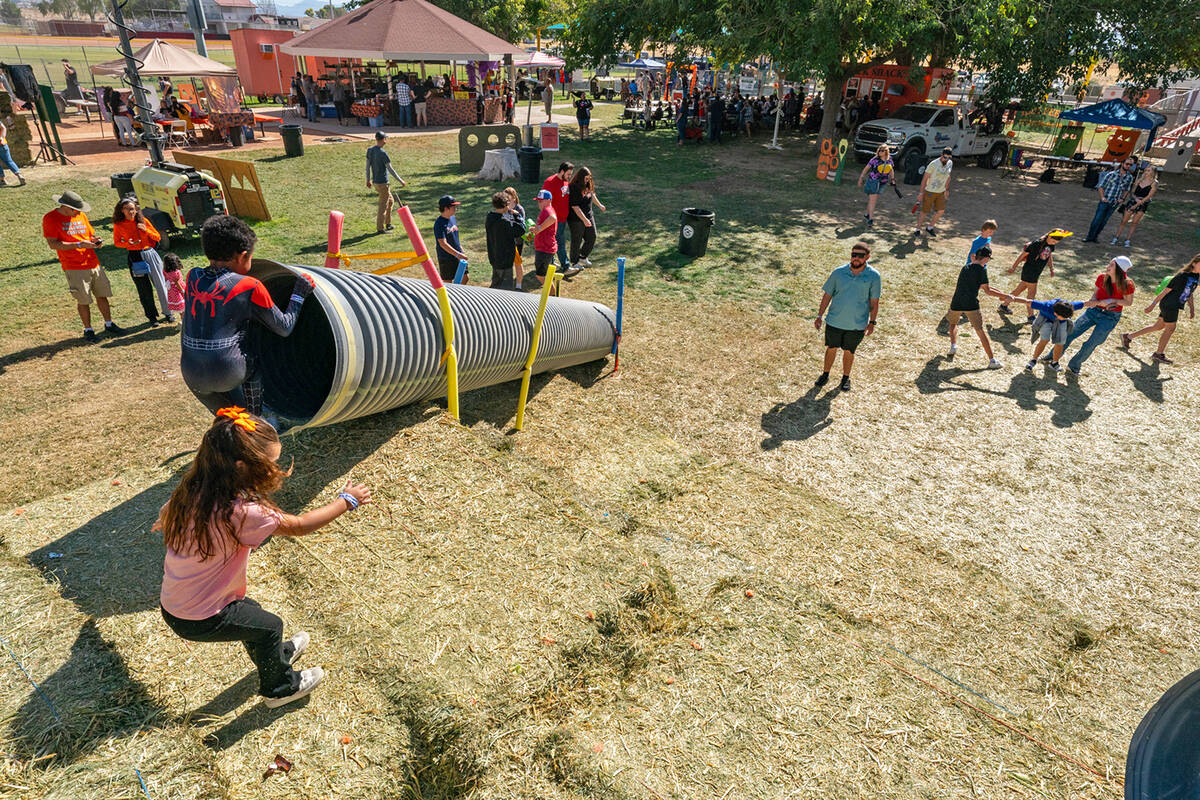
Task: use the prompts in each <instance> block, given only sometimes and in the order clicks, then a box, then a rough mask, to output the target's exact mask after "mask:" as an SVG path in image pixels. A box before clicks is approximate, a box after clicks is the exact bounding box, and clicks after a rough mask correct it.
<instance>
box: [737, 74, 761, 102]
mask: <svg viewBox="0 0 1200 800" xmlns="http://www.w3.org/2000/svg"><path fill="white" fill-rule="evenodd" d="M738 91H739V92H741V95H742V97H758V79H757V78H755V77H754V76H753V75H743V76H741V77H740V78H738Z"/></svg>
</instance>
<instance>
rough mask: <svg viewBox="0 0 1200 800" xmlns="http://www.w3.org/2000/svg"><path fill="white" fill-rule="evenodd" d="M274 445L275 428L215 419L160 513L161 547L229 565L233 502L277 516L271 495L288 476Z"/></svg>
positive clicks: (248, 418) (233, 544) (247, 417)
mask: <svg viewBox="0 0 1200 800" xmlns="http://www.w3.org/2000/svg"><path fill="white" fill-rule="evenodd" d="M223 410H224V409H223ZM239 411H240V409H239ZM251 428H253V430H251ZM278 442H279V434H278V433H277V432H276V431H275V428H273V427H272V426H271V424H270V423H268V422H267V421H265V420H263V419H261V418H260V417H256V416H253V415H251V414H244V415H243V416H241V417H240V418H238V419H233V418H231V417H227V416H218V417H217V418H216V419H215V420H214V421H213V424H212V427H211V428H209V429H208V430H207V431H206V432H205V434H204V438H203V439H201V440H200V449H199V450H197V451H196V460H195V461H193V462H192V466H191V468H190V469H188V471H187V474H186V475H184V476H183V480H182V481H180V482H179V485H178V486H176V487H175V491H174V492H172V493H171V499H170V500H168V501H167V505H166V507H165V508H164V509H163V522H162V527H163V543H164V544H165V545H166V546H167V547H169V548H170V549H172V550H174V551H175V552H176V553H180V554H185V555H196V556H198V557H199V558H200V560H201V561H207V560H208V559H210V558H213V557H214V556H217V555H220V556H222V557H223V559H224V560H228V559H229V558H230V557H231V556H232V555H233V554H234V553H235V552H236V551H237V547H238V538H237V528H236V526H235V524H234V521H233V509H234V502H235V501H237V500H247V501H252V502H255V503H260V504H262V505H264V506H266V507H267V508H270V509H273V510H278V506H276V505H275V503H274V501H272V500H271V494H272V493H273V492H275V491H276V490H278V489H279V487H280V486H281V485H282V484H283V479H284V478H285V477H286V476H287V475H288V474H290V470H289V471H286V472H285V471H284V470H282V469H280V467H279V465H278V464H276V463H275V460H274V459H273V458H272V457H271V452H270V450H271V445H273V444H277V443H278Z"/></svg>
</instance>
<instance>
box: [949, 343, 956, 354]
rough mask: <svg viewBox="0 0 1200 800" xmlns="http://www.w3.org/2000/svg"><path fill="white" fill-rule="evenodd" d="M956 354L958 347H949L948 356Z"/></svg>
mask: <svg viewBox="0 0 1200 800" xmlns="http://www.w3.org/2000/svg"><path fill="white" fill-rule="evenodd" d="M957 352H958V345H956V344H952V345H950V355H954V354H955V353H957Z"/></svg>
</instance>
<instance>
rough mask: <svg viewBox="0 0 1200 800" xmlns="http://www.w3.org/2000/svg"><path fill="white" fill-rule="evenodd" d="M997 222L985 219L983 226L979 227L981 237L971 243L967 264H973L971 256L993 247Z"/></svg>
mask: <svg viewBox="0 0 1200 800" xmlns="http://www.w3.org/2000/svg"><path fill="white" fill-rule="evenodd" d="M996 227H997V226H996V220H994V219H985V220H984V221H983V225H981V226H980V227H979V235H978V236H976V237H975V240H974V241H973V242H971V249H970V250H968V251H967V263H968V264H970V263H971V256H973V255H975V251H976V250H978V249H979V248H981V247H991V246H992V237H993V236H995V235H996Z"/></svg>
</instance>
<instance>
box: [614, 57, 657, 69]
mask: <svg viewBox="0 0 1200 800" xmlns="http://www.w3.org/2000/svg"><path fill="white" fill-rule="evenodd" d="M617 66H618V67H631V68H633V69H666V68H667V65H666V64H664V63H663V62H661V61H658V60H656V59H653V58H635V59H634V60H633V61H625V62H622V63H620V64H617Z"/></svg>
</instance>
